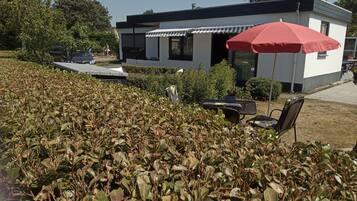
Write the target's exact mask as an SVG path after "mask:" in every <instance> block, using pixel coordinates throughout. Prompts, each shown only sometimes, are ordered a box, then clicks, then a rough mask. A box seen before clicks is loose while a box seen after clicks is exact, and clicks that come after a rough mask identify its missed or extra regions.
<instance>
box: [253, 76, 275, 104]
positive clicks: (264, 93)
mask: <svg viewBox="0 0 357 201" xmlns="http://www.w3.org/2000/svg"><path fill="white" fill-rule="evenodd" d="M270 86H271V79H268V78H262V77H254V78H251V79H249V80H248V81H247V83H246V88H247V90H248V91H249V92H250V94H251V96H252V97H253V98H254V99H257V100H269V94H270ZM281 91H282V86H281V83H280V82H278V81H273V91H272V100H276V99H278V98H279V96H280V94H281Z"/></svg>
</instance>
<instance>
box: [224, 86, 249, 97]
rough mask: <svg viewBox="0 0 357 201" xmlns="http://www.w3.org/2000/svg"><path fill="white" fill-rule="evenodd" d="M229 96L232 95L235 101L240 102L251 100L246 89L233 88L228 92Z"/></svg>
mask: <svg viewBox="0 0 357 201" xmlns="http://www.w3.org/2000/svg"><path fill="white" fill-rule="evenodd" d="M229 95H234V96H235V97H236V98H237V99H242V100H251V99H253V98H252V95H251V94H250V92H249V91H248V90H247V89H246V88H240V87H234V88H233V89H232V90H231V91H229Z"/></svg>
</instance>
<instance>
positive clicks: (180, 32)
mask: <svg viewBox="0 0 357 201" xmlns="http://www.w3.org/2000/svg"><path fill="white" fill-rule="evenodd" d="M191 32H192V28H180V29H155V30H153V31H149V32H146V34H145V35H146V37H147V38H152V37H173V36H186V35H187V34H189V33H191Z"/></svg>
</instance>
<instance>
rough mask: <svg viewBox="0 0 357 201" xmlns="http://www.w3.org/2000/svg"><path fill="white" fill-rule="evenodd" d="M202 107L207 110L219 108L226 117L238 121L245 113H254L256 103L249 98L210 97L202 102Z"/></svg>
mask: <svg viewBox="0 0 357 201" xmlns="http://www.w3.org/2000/svg"><path fill="white" fill-rule="evenodd" d="M201 105H202V107H203V108H205V109H209V110H216V111H217V110H219V109H221V110H222V111H223V113H224V114H225V116H226V118H227V119H228V120H230V121H231V122H234V123H239V122H240V121H241V120H242V119H244V117H245V115H255V114H256V112H257V110H256V104H255V102H254V101H249V100H234V101H232V100H227V99H226V100H218V99H210V100H205V101H203V102H202V104H201Z"/></svg>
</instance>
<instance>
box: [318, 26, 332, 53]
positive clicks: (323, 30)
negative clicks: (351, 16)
mask: <svg viewBox="0 0 357 201" xmlns="http://www.w3.org/2000/svg"><path fill="white" fill-rule="evenodd" d="M329 31H330V23H329V22H325V21H322V22H321V29H320V33H322V34H325V35H326V36H328V35H329ZM326 56H327V52H326V51H325V52H319V53H318V54H317V58H318V59H325V58H326Z"/></svg>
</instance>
